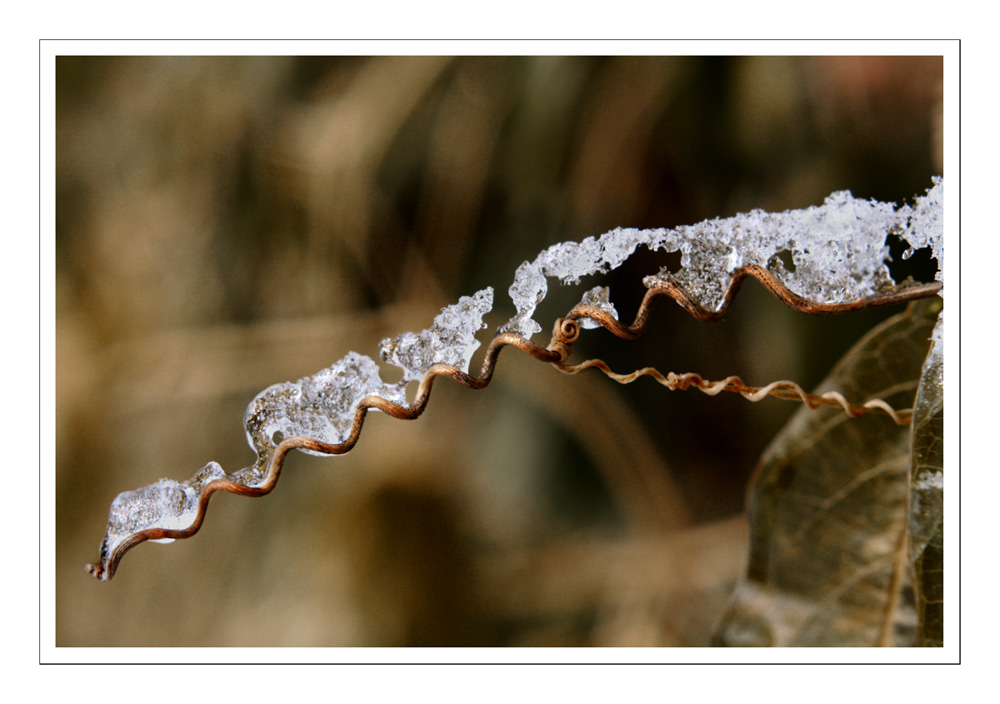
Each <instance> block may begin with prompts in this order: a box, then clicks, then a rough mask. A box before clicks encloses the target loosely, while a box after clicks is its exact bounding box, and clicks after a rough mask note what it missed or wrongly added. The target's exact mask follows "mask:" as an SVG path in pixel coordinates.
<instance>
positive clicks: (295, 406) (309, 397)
mask: <svg viewBox="0 0 1000 704" xmlns="http://www.w3.org/2000/svg"><path fill="white" fill-rule="evenodd" d="M369 395H375V396H381V397H382V398H384V399H386V400H387V401H392V402H393V403H396V404H399V405H406V395H405V393H404V384H403V383H402V382H401V383H398V384H386V383H385V382H383V381H382V378H381V376H379V368H378V365H377V364H376V363H375V360H373V359H372V358H371V357H366V356H365V355H361V354H358V353H357V352H348V353H347V355H346V356H345V357H344V358H343V359H341V360H340V361H338V362H337V363H336V364H334V365H333V366H331V367H329V368H328V369H324V370H322V371H319V372H317V373H316V374H313V375H312V376H307V377H304V378H302V379H299V380H298V381H297V382H295V383H291V382H285V383H283V384H275V385H273V386H270V387H268V388H267V389H265V390H264V391H262V392H261V393H260V394H258V395H257V397H256V398H255V399H254V400H253V401H252V402H251V403H250V406H249V407H248V408H247V412H246V416H245V419H244V425H245V426H246V431H247V440H248V441H249V442H250V444H251V445H252V446H253V447H254V448H255V449H256V450H257V452H258V455H262V454H264V453H267V452H269V451H270V448H271V447H273V446H275V445H277V444H278V443H279V442H281V439H282V438H287V437H292V436H302V437H307V438H312V439H314V440H319V441H321V442H325V443H327V444H330V445H337V444H340V443H342V442H343V441H344V440H346V439H347V437H348V436H349V435H350V432H351V426H352V425H353V424H354V416H355V413H356V411H357V409H358V406H359V405H360V403H361V401H362V399H364V398H365V397H366V396H369ZM307 452H310V454H322V453H317V452H311V451H308V450H307Z"/></svg>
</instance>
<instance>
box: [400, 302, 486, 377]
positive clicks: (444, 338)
mask: <svg viewBox="0 0 1000 704" xmlns="http://www.w3.org/2000/svg"><path fill="white" fill-rule="evenodd" d="M492 308H493V289H492V288H485V289H483V290H482V291H479V292H478V293H476V294H475V295H474V296H462V297H461V298H460V299H459V301H458V303H456V304H454V305H451V306H448V307H446V308H444V309H442V311H441V313H440V315H438V316H437V317H436V318H434V324H433V325H431V327H429V328H428V329H426V330H424V331H423V332H421V333H412V332H406V333H403V334H402V335H399V336H398V337H396V338H386V339H384V340H382V345H381V347H382V360H383V361H385V362H388V363H389V364H392V365H394V366H397V367H400V368H401V369H402V370H403V379H404V381H419V380H420V379H422V378H423V377H424V374H426V373H427V370H428V369H430V367H431V365H432V364H438V363H443V364H450V365H452V366H453V367H458V368H459V369H461V370H462V371H463V372H468V371H469V362H470V361H471V360H472V354H473V352H475V351H476V349H477V348H478V347H479V341H478V340H476V333H477V332H478V331H479V330H482V329H483V328H485V327H486V324H485V323H483V315H485V314H486V313H488V312H489V311H490V310H491V309H492Z"/></svg>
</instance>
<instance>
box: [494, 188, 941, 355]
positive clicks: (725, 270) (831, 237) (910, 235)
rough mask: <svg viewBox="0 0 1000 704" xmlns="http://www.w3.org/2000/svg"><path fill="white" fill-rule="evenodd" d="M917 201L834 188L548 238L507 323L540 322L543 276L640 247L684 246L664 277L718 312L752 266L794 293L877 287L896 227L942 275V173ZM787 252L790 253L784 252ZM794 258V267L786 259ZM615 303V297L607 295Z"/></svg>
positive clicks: (847, 294)
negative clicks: (676, 221)
mask: <svg viewBox="0 0 1000 704" xmlns="http://www.w3.org/2000/svg"><path fill="white" fill-rule="evenodd" d="M933 184H934V185H933V187H932V188H930V189H929V190H928V191H927V193H926V195H924V196H922V197H920V198H918V199H917V200H916V202H915V204H914V205H913V206H909V205H904V206H902V207H900V208H898V209H897V208H896V206H895V205H894V204H892V203H881V202H878V201H875V200H864V199H860V198H855V197H854V196H853V195H851V193H850V192H849V191H838V192H835V193H832V194H831V195H830V196H829V197H827V198H826V200H825V202H824V203H823V205H820V206H813V207H809V208H805V209H802V210H788V211H785V212H782V213H768V212H764V211H762V210H753V211H751V212H749V213H741V214H739V215H735V216H733V217H729V218H715V219H712V220H705V221H704V222H700V223H697V224H695V225H685V226H681V227H678V228H675V229H662V228H660V229H654V230H636V229H630V228H617V229H615V230H612V231H611V232H608V233H606V234H604V235H602V236H601V237H599V238H596V239H595V238H593V237H588V238H587V239H585V240H583V241H582V242H563V243H561V244H557V245H554V246H552V247H549V248H548V249H546V250H545V251H543V252H542V253H540V254H539V255H538V256H537V257H536V258H535V259H534V261H532V262H525V263H524V264H522V265H521V266H520V267H519V268H518V270H517V273H516V274H515V276H514V282H513V284H511V287H510V296H511V299H512V300H513V302H514V305H515V307H516V308H517V313H516V314H515V315H514V317H512V318H511V319H510V321H509V322H508V323H507V324H506V325H505V326H504V327H503V328H502V329H503V330H505V331H510V332H515V333H517V334H519V335H522V336H524V337H527V338H530V337H531V336H532V335H533V334H534V333H536V332H539V331H540V330H541V329H542V328H541V326H540V325H539V324H538V323H537V322H535V321H534V320H532V318H531V316H532V315H533V314H534V312H535V308H536V307H537V305H538V304H539V303H540V302H541V300H542V299H543V298H544V297H545V294H546V293H547V282H546V278H547V277H553V278H558V279H560V281H562V283H564V284H571V283H578V282H579V280H580V277H582V276H587V275H590V274H597V273H604V272H606V271H608V270H609V269H614V268H615V267H617V266H619V265H620V264H621V263H622V262H623V261H625V259H627V258H628V257H629V256H631V255H632V253H633V252H634V251H635V249H636V247H638V246H639V245H640V244H642V245H645V246H646V247H648V248H649V249H651V250H666V251H672V252H679V253H680V255H681V268H680V270H679V271H677V272H676V273H670V272H667V271H663V272H661V273H660V274H659V275H658V276H657V277H654V279H653V280H652V282H651V283H652V284H655V283H656V281H657V279H659V280H661V281H662V280H671V281H673V282H674V283H676V284H679V285H680V286H681V287H682V288H683V289H684V290H685V291H686V292H687V293H688V294H689V295H690V296H691V297H692V298H693V299H694V300H695V301H696V302H697V303H698V304H699V305H700V306H701V307H703V308H704V309H706V310H708V311H713V312H717V311H719V310H720V309H721V306H722V305H723V301H724V296H725V292H726V289H727V288H728V286H729V284H730V282H731V280H732V278H733V276H734V275H735V274H736V272H737V271H738V270H740V269H741V268H743V267H747V266H750V265H756V266H759V267H761V268H763V269H766V270H768V271H769V272H770V273H771V274H772V275H773V276H774V277H775V278H777V279H778V280H779V281H780V282H781V283H783V284H784V285H785V286H787V287H788V288H789V289H790V290H791V291H792V292H794V293H796V294H798V295H800V296H802V297H803V298H805V299H807V300H809V301H812V302H814V303H821V304H830V303H849V302H852V301H856V300H859V299H862V298H866V297H868V296H872V295H874V294H876V293H878V292H879V291H881V290H884V289H885V288H886V287H887V286H891V285H892V284H893V283H894V282H893V280H892V278H891V277H890V275H889V269H888V266H887V265H886V264H887V261H888V258H889V247H888V245H887V244H886V237H887V235H889V234H890V233H892V234H897V235H899V236H900V237H902V238H903V239H905V240H906V241H907V242H908V243H909V244H910V247H911V250H912V249H920V248H924V247H930V248H931V253H932V255H933V256H934V257H935V258H936V259H937V261H938V273H937V278H938V280H943V273H942V272H943V268H944V251H943V249H944V245H943V240H944V233H943V222H944V219H943V215H942V212H943V201H944V179H943V178H941V177H935V178H934V180H933ZM783 257H785V259H783ZM788 257H790V260H791V266H788V267H786V266H785V264H784V261H785V260H786V259H787V258H788ZM608 305H610V303H609V304H608Z"/></svg>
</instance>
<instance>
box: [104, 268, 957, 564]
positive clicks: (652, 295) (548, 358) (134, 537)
mask: <svg viewBox="0 0 1000 704" xmlns="http://www.w3.org/2000/svg"><path fill="white" fill-rule="evenodd" d="M746 276H752V277H754V278H756V279H758V280H759V281H761V282H762V283H763V284H764V285H765V286H766V287H767V288H768V289H769V290H770V291H771V292H772V293H774V294H775V296H777V297H778V298H779V299H780V300H782V301H783V302H784V303H785V304H787V305H789V306H790V307H792V308H795V309H796V310H800V311H802V312H805V313H811V314H814V315H829V314H838V313H848V312H853V311H856V310H863V309H867V308H874V307H878V306H883V305H889V304H893V303H900V302H904V301H909V300H914V299H917V298H923V297H927V296H931V295H933V294H935V293H937V292H938V291H939V290H940V284H936V283H935V284H915V285H909V286H901V287H897V288H896V289H893V290H891V291H889V292H887V293H886V294H884V295H883V294H880V295H877V296H873V297H870V298H867V299H863V300H860V301H856V302H852V303H848V304H835V305H830V304H817V303H812V302H810V301H807V300H805V299H803V298H802V297H800V296H797V295H796V294H794V293H792V292H791V291H789V290H788V289H787V288H786V287H785V286H784V285H783V284H782V283H781V282H780V281H778V280H777V279H776V278H774V276H773V275H772V274H770V272H768V271H767V270H765V269H762V268H761V267H757V266H747V267H743V268H742V269H739V270H738V271H737V272H735V274H734V276H733V278H732V280H731V282H730V284H729V286H728V288H727V290H726V293H725V296H724V301H723V304H722V306H721V307H720V309H719V310H717V311H709V310H706V309H705V308H704V307H702V306H701V305H699V304H698V303H697V302H696V301H695V299H694V298H693V297H692V296H691V295H690V294H689V293H688V292H687V291H686V290H685V289H684V288H683V287H682V286H680V285H679V284H677V283H676V282H674V281H671V280H669V279H668V280H664V279H661V278H654V277H650V278H649V279H647V281H646V284H647V286H649V291H648V292H647V293H646V296H645V297H644V298H643V301H642V304H641V305H640V307H639V311H638V313H637V314H636V317H635V320H634V321H633V322H632V323H631V324H630V325H623V324H622V323H620V322H619V321H618V320H617V319H616V318H614V317H612V316H611V315H610V314H608V313H607V312H605V311H604V310H603V309H600V308H597V307H595V306H590V305H583V304H581V305H578V306H576V307H575V308H573V310H572V311H570V313H569V314H568V315H567V316H566V317H565V318H560V319H559V320H557V321H556V325H555V329H554V332H553V335H552V339H551V341H550V343H549V345H548V347H547V348H545V349H543V348H541V347H539V346H538V345H535V344H534V343H532V342H531V341H530V340H528V339H526V338H524V337H522V336H520V335H516V334H514V333H498V334H497V335H496V336H495V337H494V338H493V340H492V341H491V342H490V344H489V346H488V347H487V349H486V353H485V356H484V358H483V364H482V368H481V371H480V375H479V376H478V377H476V376H471V375H470V374H467V373H466V372H463V371H461V370H460V369H457V368H456V367H453V366H451V365H447V364H434V365H432V366H431V367H430V368H429V369H428V370H427V373H426V374H425V375H424V377H423V378H422V379H421V381H420V384H419V386H418V388H417V393H416V396H415V398H414V401H413V403H412V404H411V405H408V406H401V405H398V404H395V403H392V402H390V401H387V400H385V399H383V398H382V397H380V396H375V395H371V396H366V397H365V398H364V399H362V400H361V402H360V403H359V405H358V408H357V410H356V411H355V415H354V420H353V423H352V426H351V431H350V434H349V435H348V437H347V438H346V439H345V440H344V441H343V442H341V443H338V444H329V443H325V442H321V441H319V440H315V439H312V438H307V437H289V438H285V439H284V440H282V441H281V442H280V443H279V444H278V445H277V446H276V447H275V449H274V451H273V452H272V454H271V457H270V459H269V461H268V464H267V467H266V469H265V472H264V479H263V480H262V481H261V482H260V483H258V484H255V485H254V486H247V485H245V484H241V483H239V482H238V481H235V480H233V479H230V478H226V477H223V478H220V479H216V480H214V481H212V482H209V483H208V484H207V485H205V487H204V488H203V490H202V492H201V495H200V497H199V501H198V509H197V514H196V516H195V518H194V520H193V521H192V523H191V525H190V526H188V527H187V528H183V529H169V528H149V529H146V530H141V531H138V532H136V533H133V534H131V535H129V536H128V537H127V538H124V539H123V540H121V541H120V542H118V543H116V544H115V546H114V547H113V548H112V549H111V550H110V551H109V552H108V554H106V555H103V554H102V559H101V561H100V563H99V564H96V565H93V564H88V565H87V566H86V569H87V571H88V572H89V573H90V574H91V575H93V576H94V577H96V578H98V579H100V580H102V581H108V580H110V579H111V578H112V577H113V576H114V574H115V571H116V570H117V568H118V565H119V563H120V562H121V559H122V557H123V556H124V555H125V553H126V552H128V551H129V550H131V549H132V548H133V547H135V546H136V545H138V544H140V543H142V542H145V541H147V540H164V539H181V538H190V537H191V536H192V535H194V534H195V533H197V532H198V530H199V528H201V524H202V522H203V521H204V518H205V513H206V511H207V509H208V502H209V499H210V498H211V496H212V494H214V493H215V492H217V491H225V492H228V493H232V494H238V495H241V496H264V495H266V494H269V493H270V492H271V491H272V490H273V489H274V487H275V485H276V484H277V482H278V478H279V476H280V474H281V468H282V466H283V464H284V461H285V457H286V455H287V454H288V453H289V451H291V450H294V449H300V450H311V451H314V452H320V453H323V454H329V455H342V454H344V453H346V452H348V451H349V450H350V449H351V448H353V447H354V445H355V444H356V443H357V441H358V438H359V436H360V434H361V428H362V426H363V425H364V420H365V417H366V416H367V414H368V411H369V410H370V409H373V408H374V409H377V410H379V411H382V412H383V413H386V414H388V415H390V416H392V417H394V418H400V419H405V420H413V419H416V418H417V417H419V416H420V414H421V413H423V412H424V409H425V408H426V406H427V402H428V400H429V398H430V393H431V389H432V386H433V383H434V380H435V379H436V378H437V377H439V376H443V377H447V378H449V379H451V380H452V381H455V382H458V383H460V384H462V385H464V386H467V387H468V388H471V389H483V388H486V386H488V385H489V383H490V380H491V379H492V378H493V372H494V370H495V368H496V363H497V359H498V357H499V354H500V350H501V349H503V348H504V347H506V346H511V347H515V348H517V349H519V350H521V351H522V352H524V353H526V354H528V355H530V356H532V357H534V358H535V359H538V360H540V361H543V362H548V363H550V364H553V365H554V366H555V367H556V368H558V369H559V370H560V371H563V372H566V373H571V374H573V373H577V372H579V371H582V370H583V369H587V368H590V367H595V368H597V369H601V370H602V371H603V372H604V373H605V374H607V375H608V376H609V377H610V378H612V379H614V380H616V381H619V382H621V383H629V382H631V381H634V380H635V379H636V378H638V377H640V376H651V377H652V378H654V379H656V380H657V381H659V382H660V383H662V384H664V385H665V386H667V387H668V388H671V389H683V388H689V387H692V386H693V387H695V388H698V389H700V390H702V391H703V392H704V393H708V394H713V395H714V394H717V393H720V392H721V391H733V392H737V393H740V394H741V395H743V396H744V397H745V398H748V399H750V400H752V401H758V400H760V399H762V398H764V397H766V396H769V395H770V396H775V397H778V398H786V399H792V400H800V401H802V402H803V403H805V404H806V405H807V406H809V407H810V408H816V407H818V406H840V407H841V408H843V409H844V411H845V412H847V413H848V415H851V416H855V415H860V414H862V413H868V412H871V411H881V412H883V413H886V414H888V415H890V416H891V417H892V418H893V419H894V420H896V422H897V423H906V422H909V411H894V410H893V409H892V408H890V407H889V406H888V404H885V402H883V401H880V400H874V401H869V402H867V403H866V404H864V405H861V406H856V405H852V404H850V403H848V402H847V401H846V399H844V398H843V397H842V396H840V395H839V394H836V393H830V394H823V395H822V396H816V395H814V394H808V393H806V392H804V391H803V390H802V389H801V388H800V387H798V386H797V385H795V384H793V383H792V382H786V381H779V382H774V383H773V384H769V385H767V386H765V387H759V388H758V387H752V386H747V385H746V384H744V383H743V382H742V381H741V380H740V379H739V378H738V377H728V378H727V379H724V380H722V381H720V382H709V381H705V380H704V379H702V378H701V377H700V376H698V375H697V374H683V375H676V374H673V373H670V374H668V375H667V376H663V375H662V374H661V373H660V372H658V371H656V370H655V369H652V368H649V367H647V368H645V369H641V370H638V371H636V372H633V373H632V374H628V375H619V374H616V373H614V372H613V371H611V369H610V368H608V366H607V365H606V364H605V363H604V362H602V361H601V360H589V361H587V362H583V363H581V364H577V365H567V364H566V363H565V362H566V360H567V359H568V358H569V356H570V354H571V352H572V348H573V344H574V343H575V342H576V340H577V339H578V337H579V335H580V325H579V323H578V322H577V321H578V320H580V319H582V318H589V319H591V320H594V321H595V322H597V323H599V324H600V325H601V326H603V327H604V328H606V329H608V330H609V331H610V332H612V333H613V334H615V335H617V336H618V337H621V338H625V339H634V338H636V337H638V336H639V335H641V334H642V332H643V331H644V330H645V328H646V326H647V323H648V319H649V313H650V307H651V304H652V302H653V301H654V299H656V298H657V297H659V296H663V295H665V296H668V297H670V298H673V299H674V300H676V301H677V302H678V303H679V304H680V305H682V306H683V307H684V308H685V309H686V310H688V311H689V312H690V313H691V314H692V315H693V316H694V317H696V318H698V319H699V320H705V321H715V320H719V319H721V318H722V317H723V316H724V315H725V312H726V310H727V309H728V307H729V304H730V302H731V301H732V298H733V297H734V296H735V294H736V292H737V290H738V289H739V285H740V282H741V280H742V279H743V278H745V277H746Z"/></svg>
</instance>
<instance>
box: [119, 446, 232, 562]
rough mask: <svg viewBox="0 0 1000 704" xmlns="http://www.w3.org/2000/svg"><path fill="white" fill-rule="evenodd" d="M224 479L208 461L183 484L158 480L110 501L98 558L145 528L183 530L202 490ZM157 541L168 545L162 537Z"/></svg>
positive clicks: (194, 511)
mask: <svg viewBox="0 0 1000 704" xmlns="http://www.w3.org/2000/svg"><path fill="white" fill-rule="evenodd" d="M224 476H226V473H225V472H224V471H223V469H222V467H220V466H219V464H218V463H216V462H209V463H208V464H206V465H205V466H204V467H202V468H201V469H200V470H198V472H197V473H196V474H195V475H194V476H193V477H191V479H189V480H187V481H186V482H177V481H174V480H173V479H161V480H160V481H158V482H156V483H155V484H150V485H149V486H144V487H143V488H141V489H136V490H135V491H126V492H123V493H121V494H119V495H118V496H116V497H115V500H114V501H112V502H111V510H110V512H109V514H108V530H107V535H106V536H105V539H104V545H103V546H102V548H101V553H102V555H101V556H102V559H103V558H104V556H105V555H106V554H108V553H109V552H110V551H111V550H112V549H114V547H115V546H116V545H117V544H118V543H120V542H121V541H122V540H124V539H125V538H127V537H128V536H130V535H132V534H133V533H137V532H139V531H140V530H146V529H148V528H168V529H171V530H183V529H185V528H188V527H189V526H190V525H191V524H192V523H193V522H194V519H195V517H196V516H197V515H198V502H199V500H200V498H201V492H202V490H203V489H204V488H205V487H206V486H207V485H208V484H209V482H211V481H214V480H215V479H221V478H222V477H224ZM157 542H171V539H170V538H165V539H163V540H159V541H157Z"/></svg>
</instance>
